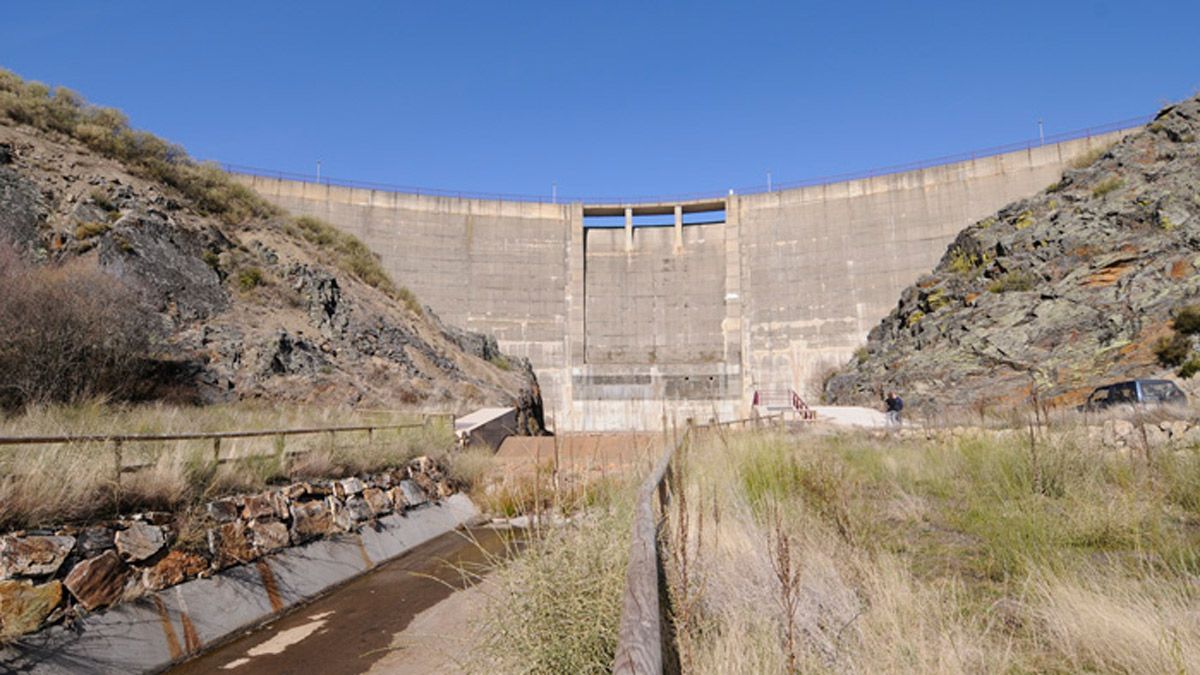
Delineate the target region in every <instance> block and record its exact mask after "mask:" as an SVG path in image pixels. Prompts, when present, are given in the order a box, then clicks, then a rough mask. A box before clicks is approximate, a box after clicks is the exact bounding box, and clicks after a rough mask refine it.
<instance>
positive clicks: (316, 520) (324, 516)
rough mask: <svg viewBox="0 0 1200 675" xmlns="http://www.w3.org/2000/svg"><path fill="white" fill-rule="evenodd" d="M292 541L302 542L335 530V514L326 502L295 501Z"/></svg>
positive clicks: (293, 505) (292, 511)
mask: <svg viewBox="0 0 1200 675" xmlns="http://www.w3.org/2000/svg"><path fill="white" fill-rule="evenodd" d="M291 513H292V541H293V542H294V543H300V542H302V541H307V540H309V539H312V538H313V537H319V536H322V535H325V534H329V533H330V532H333V531H334V523H333V514H332V513H331V512H330V511H329V508H328V507H327V506H326V505H325V503H324V502H320V501H314V502H302V503H293V504H292V508H291Z"/></svg>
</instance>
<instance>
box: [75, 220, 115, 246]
mask: <svg viewBox="0 0 1200 675" xmlns="http://www.w3.org/2000/svg"><path fill="white" fill-rule="evenodd" d="M109 228H111V225H109V224H108V223H102V222H99V221H95V220H89V221H85V222H82V223H80V224H78V225H76V226H75V238H76V239H78V240H79V241H83V240H84V239H91V238H92V237H98V236H100V235H102V234H104V233H105V232H108V230H109Z"/></svg>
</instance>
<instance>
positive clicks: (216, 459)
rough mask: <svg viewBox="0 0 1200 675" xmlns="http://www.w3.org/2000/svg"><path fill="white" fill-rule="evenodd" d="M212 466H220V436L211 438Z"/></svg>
mask: <svg viewBox="0 0 1200 675" xmlns="http://www.w3.org/2000/svg"><path fill="white" fill-rule="evenodd" d="M213 466H221V438H220V436H218V437H217V438H214V439H213Z"/></svg>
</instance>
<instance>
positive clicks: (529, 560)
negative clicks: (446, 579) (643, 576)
mask: <svg viewBox="0 0 1200 675" xmlns="http://www.w3.org/2000/svg"><path fill="white" fill-rule="evenodd" d="M612 496H613V497H614V498H613V499H612V500H609V501H606V502H605V503H603V504H597V505H596V506H595V507H594V508H593V509H592V510H590V511H589V512H587V513H586V514H584V515H580V516H577V517H576V518H575V519H574V520H573V521H572V522H570V523H569V524H567V525H565V526H563V527H561V528H557V529H555V528H541V529H539V530H536V531H535V532H534V533H533V534H532V535H531V539H530V540H529V541H528V543H527V545H526V547H525V549H524V551H523V553H522V554H521V555H519V556H514V557H512V558H511V559H510V560H509V561H507V562H500V561H499V560H497V561H496V562H497V563H499V564H500V565H501V567H500V569H498V570H497V571H496V572H494V573H493V574H492V576H491V577H490V579H491V581H492V582H493V583H491V584H490V586H491V590H490V591H489V595H488V598H487V602H486V603H485V606H484V611H483V615H482V617H481V619H480V623H479V626H478V629H479V634H480V635H481V636H482V640H481V643H480V645H479V647H478V649H477V651H476V652H475V653H474V654H472V660H471V663H470V664H468V671H469V672H478V673H607V672H609V669H610V668H611V666H612V659H613V654H614V652H615V650H616V641H617V627H618V624H619V620H620V614H621V596H622V589H623V588H624V579H625V564H626V561H627V560H628V556H629V537H628V530H629V522H630V518H631V516H632V508H631V506H632V500H631V499H630V498H629V492H628V491H625V492H621V493H615V494H613V495H612Z"/></svg>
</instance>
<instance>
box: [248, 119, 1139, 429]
mask: <svg viewBox="0 0 1200 675" xmlns="http://www.w3.org/2000/svg"><path fill="white" fill-rule="evenodd" d="M1131 130H1132V127H1131V125H1130V126H1126V127H1125V128H1121V127H1116V126H1113V127H1109V128H1108V129H1106V130H1104V131H1103V133H1096V134H1088V135H1080V136H1078V137H1068V138H1064V139H1062V140H1060V141H1058V142H1048V143H1044V144H1037V143H1035V144H1029V145H1026V146H1022V147H1020V148H1017V149H1010V150H1008V151H996V152H993V153H991V154H986V153H985V154H984V155H982V156H977V157H976V156H970V157H965V158H961V159H958V160H957V161H945V162H943V163H937V164H933V165H929V166H920V167H918V168H913V169H910V170H898V171H895V172H892V173H885V174H882V175H869V176H865V177H860V178H854V179H848V180H838V181H832V182H826V183H818V184H812V185H805V186H800V187H793V188H789V189H775V190H772V191H766V192H759V193H753V194H735V193H734V192H733V191H730V192H729V193H728V194H721V195H716V196H711V197H707V198H701V199H685V200H666V199H664V200H654V201H641V202H631V203H592V202H572V203H547V202H540V201H532V200H529V201H523V200H520V199H490V198H473V197H458V196H448V195H441V194H419V193H412V192H403V191H398V190H394V189H381V188H377V187H371V186H356V185H336V184H331V183H330V182H329V181H328V180H326V181H324V182H317V181H312V180H304V179H297V178H292V177H284V176H280V175H264V174H262V173H250V172H247V171H241V172H239V171H238V169H237V168H236V167H235V168H233V170H234V174H235V176H236V178H237V179H238V180H239V181H241V182H243V183H244V184H245V185H247V186H249V187H251V188H252V189H254V190H255V191H257V192H258V193H259V194H261V195H262V196H263V197H265V198H266V199H268V200H269V201H271V202H272V203H274V204H276V205H278V206H280V207H283V208H285V209H287V210H289V211H291V212H292V213H294V214H296V215H310V216H315V217H318V218H321V219H323V220H325V221H327V222H329V223H331V224H333V225H334V226H336V227H338V228H340V229H342V230H343V231H345V232H348V233H350V234H353V235H355V236H356V237H358V238H359V239H361V240H362V241H363V242H365V243H366V244H367V245H368V246H369V247H370V248H371V249H372V250H373V251H374V252H375V253H377V254H378V255H379V257H380V258H381V259H382V262H383V265H384V267H385V268H386V269H387V271H388V272H389V273H390V274H391V275H392V277H393V278H394V279H396V280H398V281H399V282H400V283H403V284H404V285H405V286H407V287H409V288H410V289H411V290H413V291H414V292H415V293H416V294H417V296H418V297H419V298H420V300H421V301H422V302H423V303H424V304H427V305H429V306H430V307H432V308H433V310H434V311H435V312H436V313H437V314H438V315H439V316H440V317H442V318H443V319H444V320H446V321H448V322H450V323H452V324H456V325H458V326H462V327H464V328H467V329H469V330H472V331H478V332H483V333H489V334H491V335H494V336H495V337H496V340H497V342H498V343H499V346H500V348H501V349H502V350H503V351H504V352H506V353H508V354H512V355H515V356H518V357H524V358H528V359H529V360H530V362H531V363H532V364H533V367H534V370H535V372H536V374H537V376H538V380H539V381H540V382H541V386H542V394H543V400H544V403H545V406H546V412H547V422H548V424H550V426H551V428H553V429H556V430H559V431H609V430H653V429H659V428H662V427H663V426H664V425H666V424H670V423H671V420H672V419H676V420H678V421H679V422H682V421H683V420H684V419H686V418H694V419H696V420H698V421H699V420H709V419H711V418H714V417H715V418H719V419H731V418H735V417H744V416H746V415H747V414H748V413H749V412H750V409H751V406H752V401H753V399H754V394H755V392H756V391H787V390H789V389H790V390H793V391H795V392H797V393H799V395H800V396H802V397H805V398H808V399H810V400H811V399H815V398H816V397H817V396H818V395H819V386H820V383H819V379H820V375H821V373H823V372H826V371H828V370H829V369H830V368H832V367H834V366H837V365H840V364H842V363H845V362H846V361H847V360H849V359H850V358H851V357H852V356H853V354H854V351H855V350H856V349H857V348H858V347H860V346H861V345H863V344H864V341H865V338H866V335H867V332H868V331H869V330H870V329H871V328H872V327H873V326H875V325H876V324H877V323H879V321H880V320H881V319H882V318H883V317H885V316H886V315H887V314H888V312H890V311H891V310H892V309H893V308H894V307H895V305H896V302H897V300H898V298H899V294H900V292H901V291H902V290H903V289H904V288H905V287H907V286H909V285H911V284H912V283H914V282H916V281H917V279H918V278H919V277H920V276H921V275H922V274H924V273H926V272H928V271H929V270H930V269H931V268H932V267H933V266H934V265H935V264H936V263H937V261H938V260H939V259H940V258H941V256H942V255H943V254H944V253H945V251H946V247H947V246H948V245H949V243H950V242H951V241H952V240H953V239H954V237H955V235H957V233H958V232H959V231H961V230H962V229H963V228H965V227H967V226H968V225H970V224H972V223H974V222H976V221H978V220H980V219H982V218H984V217H986V216H987V215H989V214H991V213H994V212H995V211H997V210H998V209H1000V208H1001V207H1003V206H1004V205H1005V204H1007V203H1009V202H1012V201H1014V200H1016V199H1020V198H1022V197H1025V196H1029V195H1032V194H1034V193H1035V192H1037V191H1039V190H1041V189H1043V188H1045V187H1046V186H1047V185H1050V184H1051V183H1053V182H1054V181H1056V180H1058V179H1059V177H1060V176H1061V174H1062V172H1063V170H1064V169H1066V168H1068V167H1070V166H1071V164H1072V162H1076V161H1078V160H1080V158H1083V157H1086V156H1089V155H1090V154H1093V153H1095V152H1096V151H1097V150H1098V149H1102V148H1105V147H1108V146H1109V145H1111V144H1112V143H1114V142H1116V141H1117V140H1119V139H1120V138H1121V137H1122V136H1123V135H1125V134H1127V133H1129V131H1131Z"/></svg>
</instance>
